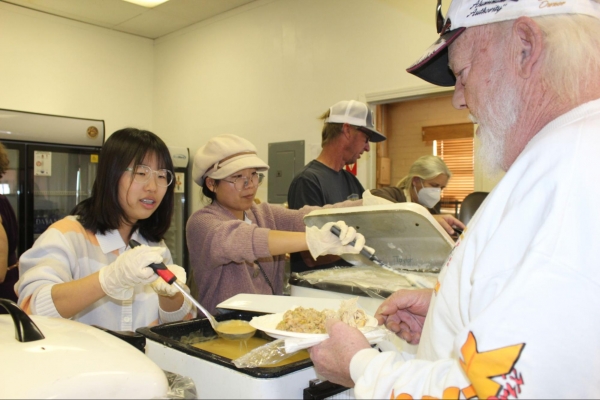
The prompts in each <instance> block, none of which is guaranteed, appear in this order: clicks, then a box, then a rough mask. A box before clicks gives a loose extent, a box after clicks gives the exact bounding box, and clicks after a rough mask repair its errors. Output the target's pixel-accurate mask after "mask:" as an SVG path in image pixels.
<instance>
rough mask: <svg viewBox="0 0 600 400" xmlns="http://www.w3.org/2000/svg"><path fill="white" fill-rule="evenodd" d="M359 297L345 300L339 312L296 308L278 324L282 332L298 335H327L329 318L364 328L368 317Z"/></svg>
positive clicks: (286, 313) (286, 314)
mask: <svg viewBox="0 0 600 400" xmlns="http://www.w3.org/2000/svg"><path fill="white" fill-rule="evenodd" d="M357 301H358V297H355V298H352V299H349V300H344V301H342V304H341V305H340V308H339V310H337V311H334V310H329V309H325V310H323V311H317V310H315V309H314V308H304V307H296V308H294V309H292V310H288V311H286V312H285V313H284V314H283V319H282V320H281V322H279V324H277V329H279V330H281V331H288V332H297V333H327V331H326V330H325V321H326V320H327V319H329V318H334V319H338V320H340V321H342V322H344V323H346V324H348V325H350V326H353V327H355V328H362V327H363V326H365V324H366V322H367V316H366V314H365V312H364V311H363V310H362V309H359V308H358V305H357Z"/></svg>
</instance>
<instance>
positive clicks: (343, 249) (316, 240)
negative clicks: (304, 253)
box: [306, 221, 365, 259]
mask: <svg viewBox="0 0 600 400" xmlns="http://www.w3.org/2000/svg"><path fill="white" fill-rule="evenodd" d="M334 225H336V226H337V227H338V228H340V236H339V237H338V236H337V235H335V234H334V233H332V232H331V227H332V226H334ZM353 240H355V243H354V244H353V245H350V244H349V243H350V242H352V241H353ZM306 244H307V245H308V250H309V251H310V255H311V256H312V257H313V258H314V259H316V258H317V257H319V256H322V255H324V254H336V255H340V254H358V253H360V251H361V250H362V248H363V247H364V245H365V237H364V236H363V235H361V234H360V233H357V232H356V229H354V228H353V227H351V226H348V225H346V223H345V222H344V221H338V222H328V223H326V224H325V225H323V227H322V228H321V229H319V228H317V227H316V226H311V227H307V228H306Z"/></svg>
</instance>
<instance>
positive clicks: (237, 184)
mask: <svg viewBox="0 0 600 400" xmlns="http://www.w3.org/2000/svg"><path fill="white" fill-rule="evenodd" d="M263 179H265V176H264V174H252V176H251V177H250V178H248V177H246V176H236V177H235V178H233V180H231V181H228V180H227V179H221V180H222V181H225V182H228V183H232V184H233V187H234V188H235V190H237V191H238V192H241V191H242V190H244V189H246V188H247V187H248V185H249V184H250V182H252V185H254V186H256V187H258V186H260V184H261V183H262V181H263Z"/></svg>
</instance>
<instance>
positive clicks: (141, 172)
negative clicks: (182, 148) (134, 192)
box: [133, 165, 173, 187]
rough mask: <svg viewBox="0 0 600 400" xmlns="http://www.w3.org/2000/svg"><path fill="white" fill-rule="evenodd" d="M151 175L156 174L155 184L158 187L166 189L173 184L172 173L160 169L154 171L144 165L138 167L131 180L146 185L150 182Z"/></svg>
mask: <svg viewBox="0 0 600 400" xmlns="http://www.w3.org/2000/svg"><path fill="white" fill-rule="evenodd" d="M152 173H155V174H156V184H157V185H158V186H162V187H167V186H169V185H170V184H171V183H173V173H172V172H171V171H169V170H168V169H160V170H158V171H154V170H153V169H152V168H150V167H148V166H146V165H138V166H137V168H136V169H135V172H134V173H133V180H134V181H135V182H137V183H147V182H148V181H149V180H150V176H151V175H152Z"/></svg>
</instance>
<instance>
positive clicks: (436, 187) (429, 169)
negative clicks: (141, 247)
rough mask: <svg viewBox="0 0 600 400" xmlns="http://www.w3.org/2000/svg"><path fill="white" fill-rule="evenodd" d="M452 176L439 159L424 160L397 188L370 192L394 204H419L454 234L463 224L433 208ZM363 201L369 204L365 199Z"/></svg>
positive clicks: (411, 170) (421, 159) (419, 161)
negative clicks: (455, 229)
mask: <svg viewBox="0 0 600 400" xmlns="http://www.w3.org/2000/svg"><path fill="white" fill-rule="evenodd" d="M451 176H452V173H451V172H450V170H449V169H448V166H447V165H446V163H445V162H444V161H443V160H442V159H441V158H439V157H436V156H423V157H420V158H419V159H418V160H417V161H415V162H414V163H413V165H411V167H410V170H409V171H408V175H406V176H405V177H404V178H402V179H401V180H400V181H399V182H398V183H397V184H396V186H389V187H384V188H379V189H373V190H371V191H370V192H371V194H372V195H374V196H377V197H381V198H384V199H386V200H388V201H391V202H393V203H404V202H414V203H419V204H421V205H422V206H423V207H425V208H427V209H428V210H429V211H430V212H431V214H433V216H434V218H435V219H436V220H437V221H438V222H439V223H440V225H442V227H444V229H445V230H446V231H447V232H448V233H449V234H454V233H455V231H454V229H453V228H454V227H455V228H459V229H464V228H465V226H464V224H463V223H462V222H460V221H459V220H458V219H456V218H454V217H452V216H450V215H441V214H440V212H439V211H438V210H437V209H436V208H435V206H436V205H437V204H438V203H439V202H440V199H441V195H442V190H443V189H444V188H445V187H446V185H448V181H449V180H450V177H451ZM364 196H365V195H364V194H363V197H364ZM365 201H368V195H367V199H366V200H365Z"/></svg>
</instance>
